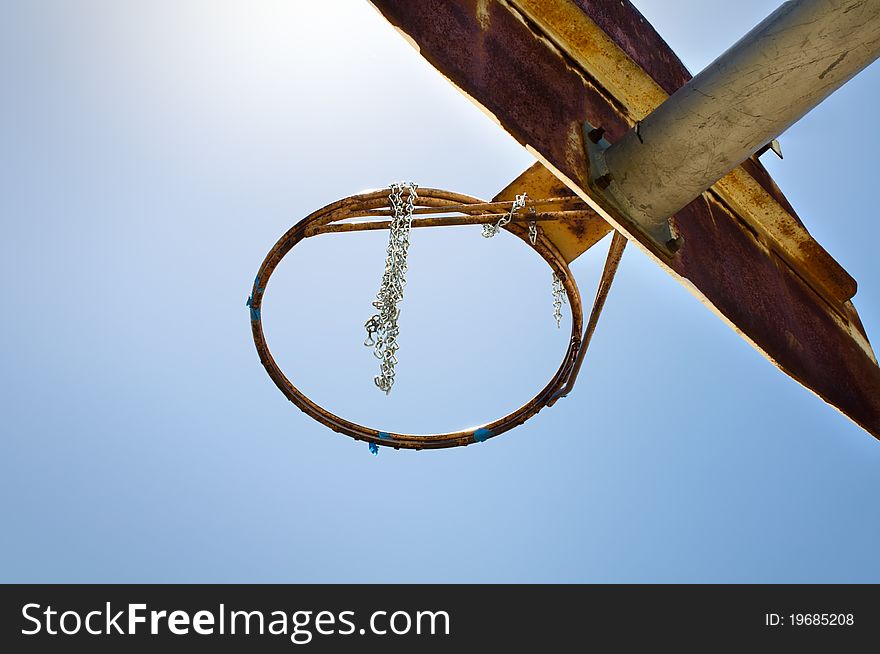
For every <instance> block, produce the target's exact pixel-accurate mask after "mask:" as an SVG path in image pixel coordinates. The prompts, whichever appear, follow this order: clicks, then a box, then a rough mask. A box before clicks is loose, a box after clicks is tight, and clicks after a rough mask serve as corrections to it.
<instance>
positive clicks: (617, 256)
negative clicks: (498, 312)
mask: <svg viewBox="0 0 880 654" xmlns="http://www.w3.org/2000/svg"><path fill="white" fill-rule="evenodd" d="M626 243H627V240H626V237H625V236H624V235H623V234H621V233H620V232H618V231H615V232H614V236H612V237H611V245H610V246H609V247H608V256H607V257H606V258H605V267H604V268H603V269H602V277H601V278H600V279H599V286H598V287H597V288H596V299H595V300H593V308H592V309H590V317H589V318H588V319H587V326H586V328H585V329H584V335H583V337H582V338H581V346H580V348H579V349H578V355H577V359H575V362H574V366H572V369H571V374H569V376H568V380H567V381H566V383H565V386H563V387H562V388H560V389H559V390H558V391H556V392H555V393H554V394H553V397H551V398H550V401H549V402H548V403H547V406H553V405H554V404H556V400H559V399H561V398H563V397H566V396H567V395H568V394H569V393H571V391H572V389H573V388H574V384H575V382H576V381H577V377H578V374H579V373H580V371H581V366H582V365H583V363H584V358H585V357H586V354H587V349H588V348H589V347H590V341H591V340H593V333H594V332H595V331H596V325H598V324H599V316H600V315H602V309H603V308H605V300H607V299H608V292H609V291H610V290H611V283H612V282H613V281H614V276H615V275H616V274H617V267H618V266H619V265H620V260H621V259H622V258H623V251H624V249H625V248H626Z"/></svg>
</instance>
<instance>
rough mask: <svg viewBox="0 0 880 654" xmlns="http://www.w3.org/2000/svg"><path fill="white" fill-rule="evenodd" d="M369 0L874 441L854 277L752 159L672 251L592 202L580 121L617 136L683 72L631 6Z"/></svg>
mask: <svg viewBox="0 0 880 654" xmlns="http://www.w3.org/2000/svg"><path fill="white" fill-rule="evenodd" d="M373 4H374V5H375V6H376V7H377V8H378V9H379V11H380V12H381V13H382V14H383V15H384V16H385V17H386V18H387V19H388V20H389V21H390V22H391V23H392V24H393V25H394V26H396V27H397V28H398V29H399V30H400V31H402V32H403V33H404V34H405V35H406V36H407V39H408V40H409V41H410V42H411V43H414V44H415V45H416V46H417V47H418V48H419V51H420V53H421V55H422V56H423V57H425V58H426V59H427V60H428V61H429V62H430V63H431V64H432V65H433V66H434V67H435V68H437V69H438V70H439V71H440V72H441V73H442V74H443V75H444V76H446V77H447V78H448V79H449V80H450V81H451V82H452V83H453V84H455V85H456V86H457V87H458V88H459V89H460V90H462V91H463V92H464V93H465V94H467V95H468V96H469V97H470V98H471V99H472V100H474V101H475V102H476V103H477V104H478V105H479V106H481V107H482V108H483V109H484V110H485V111H486V112H487V113H489V114H490V115H491V116H492V117H493V118H494V119H495V120H496V121H497V122H498V123H499V124H500V125H502V127H503V128H504V129H505V130H506V131H507V132H508V133H509V134H511V135H512V136H513V137H514V138H516V139H517V140H518V141H519V142H520V143H521V144H523V145H524V146H526V147H527V148H528V149H529V150H530V151H531V152H533V153H534V154H535V155H536V156H537V157H538V158H539V160H540V161H541V162H542V163H543V164H544V165H546V166H547V168H548V169H549V170H551V171H552V172H553V174H554V175H555V176H556V177H557V178H559V179H560V180H561V181H562V182H564V183H565V184H566V186H568V187H569V188H570V189H571V190H572V191H573V192H575V193H576V194H577V195H578V196H579V197H581V198H582V199H583V200H584V201H585V202H587V203H588V204H590V206H592V207H593V208H594V209H595V210H596V211H597V213H599V215H601V216H602V217H603V218H605V219H606V220H607V221H609V222H611V223H612V224H613V225H614V227H615V228H616V229H618V231H621V232H622V233H623V234H624V235H625V236H627V237H628V238H630V239H631V240H632V239H635V241H634V242H635V243H636V244H637V245H639V246H640V247H641V249H643V250H644V251H645V252H647V253H648V254H649V256H651V257H652V258H653V259H654V260H655V261H656V262H657V263H658V264H659V265H660V266H661V267H663V268H664V269H665V270H666V271H667V272H669V273H670V274H671V275H672V276H673V277H674V278H675V279H676V280H678V281H679V282H680V283H682V284H683V285H684V286H685V287H686V288H688V289H689V290H691V291H692V292H693V293H694V294H695V295H696V296H697V297H698V298H699V299H700V300H701V301H702V302H703V303H704V304H706V305H707V306H708V307H709V308H710V309H712V310H713V311H715V312H716V313H717V314H718V315H719V316H720V317H722V318H723V319H724V320H725V321H726V322H727V323H728V324H730V325H731V326H732V327H733V328H734V329H735V330H736V331H737V332H738V333H739V334H741V335H742V336H743V337H744V338H745V339H746V340H747V341H748V342H749V343H750V344H752V345H753V346H754V347H755V348H756V349H758V350H759V351H760V352H761V353H762V354H764V355H765V356H766V357H767V358H768V359H770V360H771V361H772V362H773V363H774V364H775V365H777V366H778V367H779V368H780V369H782V370H783V371H785V372H786V373H787V374H789V375H790V376H791V377H793V378H794V379H796V380H797V381H799V382H800V383H802V384H803V385H804V386H806V387H807V388H809V389H810V390H812V391H813V392H815V393H816V394H817V395H819V396H820V397H822V398H823V399H824V400H826V401H827V402H829V403H830V404H832V405H833V406H835V407H837V408H838V409H840V410H841V411H842V412H843V413H845V414H846V415H848V416H849V417H851V418H852V419H853V420H854V421H856V422H857V423H858V424H860V425H861V426H862V427H864V428H865V429H866V430H867V431H869V432H870V433H872V434H873V435H875V436H877V437H878V438H880V368H878V367H877V363H876V359H875V358H874V356H873V352H872V350H871V348H870V345H869V344H868V341H867V337H866V336H865V334H864V331H863V329H862V328H861V324H860V322H859V320H858V316H857V315H856V313H855V309H854V308H853V307H852V304H851V302H849V301H848V299H847V298H848V297H850V296H851V295H852V293H854V291H855V284H854V282H852V280H851V278H849V276H848V275H846V273H845V271H842V269H841V268H840V267H839V266H838V265H836V264H835V263H834V262H833V259H831V258H830V257H829V256H828V255H827V253H825V252H824V250H822V249H821V247H820V246H819V245H818V244H817V243H815V241H813V240H812V239H811V238H810V237H809V234H808V232H807V231H806V229H805V228H803V225H802V223H801V222H800V221H799V220H798V219H797V216H796V215H795V213H794V211H793V210H792V209H791V207H790V205H789V203H788V202H787V200H786V199H785V198H784V196H783V195H782V193H781V192H780V191H779V189H778V188H777V187H776V185H775V184H774V183H773V181H772V180H771V179H770V178H769V175H767V174H766V171H764V169H763V168H762V167H761V166H760V164H759V163H758V162H756V161H753V160H749V161H746V162H745V163H744V164H743V166H742V167H741V168H739V169H737V170H736V171H734V173H732V174H731V175H732V176H733V178H732V181H731V179H730V178H731V175H729V176H728V177H726V178H724V179H723V180H722V181H721V182H719V184H718V185H716V187H715V188H713V190H712V191H711V192H708V193H705V194H704V195H703V196H702V197H700V198H698V199H697V200H695V201H693V202H691V203H690V204H688V205H687V206H685V207H684V208H683V209H681V210H680V211H679V212H677V213H676V215H675V216H674V217H673V219H672V222H673V226H674V228H675V230H676V231H677V233H678V234H680V235H681V236H682V237H683V239H684V245H683V247H682V248H681V249H680V250H678V251H677V252H676V253H675V254H674V255H673V256H672V257H670V258H665V257H663V256H662V253H659V252H657V251H656V248H655V247H654V246H653V244H651V243H650V242H647V240H646V239H644V238H643V237H640V235H639V234H638V230H637V229H635V228H634V226H633V225H632V224H626V223H625V222H623V221H621V220H620V219H615V218H614V217H613V216H610V215H607V212H605V211H604V210H603V209H602V207H601V205H600V204H599V203H598V202H597V201H596V199H595V198H594V197H593V194H594V191H593V190H592V189H591V187H590V169H589V164H588V159H587V155H586V153H585V143H584V138H583V133H582V130H583V125H584V123H585V122H589V123H590V124H592V125H599V126H602V127H603V128H604V129H605V135H606V138H607V139H608V141H609V142H610V143H612V144H613V143H614V142H615V141H617V140H618V139H619V138H620V137H621V136H623V134H625V133H626V132H627V131H628V130H629V129H630V128H631V127H632V126H633V125H634V124H635V121H636V120H639V119H640V118H641V117H644V115H646V114H647V113H648V112H649V111H650V110H652V109H653V108H655V107H656V105H657V104H659V103H660V102H662V100H663V99H665V97H666V96H668V95H669V94H671V93H673V92H674V91H675V90H676V89H677V88H678V87H680V86H681V85H682V84H684V83H685V82H686V81H687V79H688V75H687V71H686V70H684V67H683V66H681V63H680V62H679V61H678V59H677V58H676V57H675V55H674V53H672V51H671V50H670V49H669V48H668V46H666V44H665V43H664V42H663V41H662V39H660V37H659V36H657V34H656V32H654V31H653V29H651V27H650V25H648V24H647V23H646V22H645V21H644V19H643V18H642V17H641V16H640V15H639V13H638V12H637V11H636V10H635V8H634V7H633V6H632V5H631V4H630V3H628V2H613V3H609V2H595V1H589V0H557V1H546V0H545V1H538V0H510V1H505V0H445V1H441V0H424V1H422V2H417V3H416V2H408V1H406V0H373ZM572 30H574V33H572ZM591 38H592V39H593V40H590V39H591ZM615 62H617V63H620V67H619V68H617V70H616V73H615V72H614V69H613V66H611V64H613V63H615ZM595 70H598V71H599V73H594V71H595ZM603 76H604V77H603ZM603 81H604V82H605V83H603ZM620 89H623V91H621V90H620ZM661 95H663V97H660V96H661ZM652 103H654V104H653V105H652ZM723 183H724V184H726V186H724V187H723V188H721V189H720V190H719V186H722V184H723Z"/></svg>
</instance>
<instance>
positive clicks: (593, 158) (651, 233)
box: [583, 122, 682, 259]
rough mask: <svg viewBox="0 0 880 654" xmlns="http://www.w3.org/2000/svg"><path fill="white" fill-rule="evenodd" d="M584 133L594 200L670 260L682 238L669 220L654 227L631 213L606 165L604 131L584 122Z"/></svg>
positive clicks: (606, 142) (607, 146) (608, 144)
mask: <svg viewBox="0 0 880 654" xmlns="http://www.w3.org/2000/svg"><path fill="white" fill-rule="evenodd" d="M583 132H584V149H585V151H586V153H587V159H588V161H589V164H590V179H589V182H590V188H591V189H592V190H593V193H594V195H593V197H594V199H595V200H596V201H597V202H599V204H601V205H602V209H604V210H605V211H607V212H608V213H609V214H610V215H611V216H612V217H613V218H614V219H615V220H616V221H617V222H619V223H621V224H623V225H626V226H627V227H630V226H632V227H635V228H636V229H638V230H639V232H641V233H642V234H643V235H645V236H646V237H647V238H648V239H649V240H650V242H651V244H652V245H653V246H654V249H655V250H656V253H657V254H659V255H661V256H663V257H664V258H666V259H671V258H672V257H673V255H674V254H675V253H676V252H677V251H678V249H679V248H680V247H681V245H682V239H681V237H680V236H678V235H677V234H675V233H674V232H673V230H672V226H671V224H670V222H669V220H666V221H664V222H663V223H662V224H660V225H652V224H650V223H647V222H645V221H644V220H643V219H642V217H641V216H640V214H639V213H638V212H636V211H631V210H629V209H628V206H629V204H628V202H627V200H626V198H624V196H623V195H621V194H620V193H617V190H616V186H617V183H616V182H615V180H614V177H613V176H612V175H611V173H610V172H609V171H608V167H607V165H606V163H605V151H606V150H607V149H608V148H609V147H611V144H610V143H609V142H608V141H607V140H606V139H605V136H604V134H605V130H604V129H602V128H601V127H594V126H593V125H591V124H590V123H589V122H584V124H583Z"/></svg>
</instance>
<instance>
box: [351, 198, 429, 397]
mask: <svg viewBox="0 0 880 654" xmlns="http://www.w3.org/2000/svg"><path fill="white" fill-rule="evenodd" d="M416 188H418V186H417V185H416V184H414V183H413V182H400V183H396V184H392V185H391V186H390V193H389V195H388V204H389V206H390V208H391V213H392V218H391V227H390V229H389V235H388V249H387V253H386V257H385V272H384V273H383V274H382V283H381V284H380V286H379V292H378V293H377V294H376V300H375V301H374V302H373V306H374V307H375V308H376V309H378V311H379V312H378V313H376V314H374V315H373V316H371V317H370V319H369V320H367V322H366V323H364V328H365V329H366V330H367V338H366V340H364V345H365V346H367V347H372V348H373V354H374V355H375V356H376V358H377V359H379V361H380V364H379V374H378V375H377V376H376V377H374V378H373V381H374V382H375V384H376V386H377V387H378V388H379V389H381V390H383V391H385V394H386V395H387V394H388V393H390V392H391V387H392V386H393V385H394V366H395V365H396V364H397V350H398V348H399V347H400V346H399V345H398V344H397V336H398V334H399V333H400V329H399V327H398V325H397V319H398V317H399V316H400V309H399V308H398V307H397V305H398V303H400V301H401V300H403V288H404V286H406V270H407V264H406V257H407V253H408V252H409V235H410V230H411V228H412V220H413V209H414V203H415V201H416V200H417V199H418V195H417V193H416ZM404 191H407V195H406V198H405V199H404V197H403V192H404Z"/></svg>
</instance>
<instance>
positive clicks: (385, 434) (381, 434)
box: [377, 431, 391, 441]
mask: <svg viewBox="0 0 880 654" xmlns="http://www.w3.org/2000/svg"><path fill="white" fill-rule="evenodd" d="M377 436H378V437H379V438H381V439H384V440H386V441H390V440H391V434H389V433H388V432H387V431H380V432H379V433H378V434H377Z"/></svg>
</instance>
